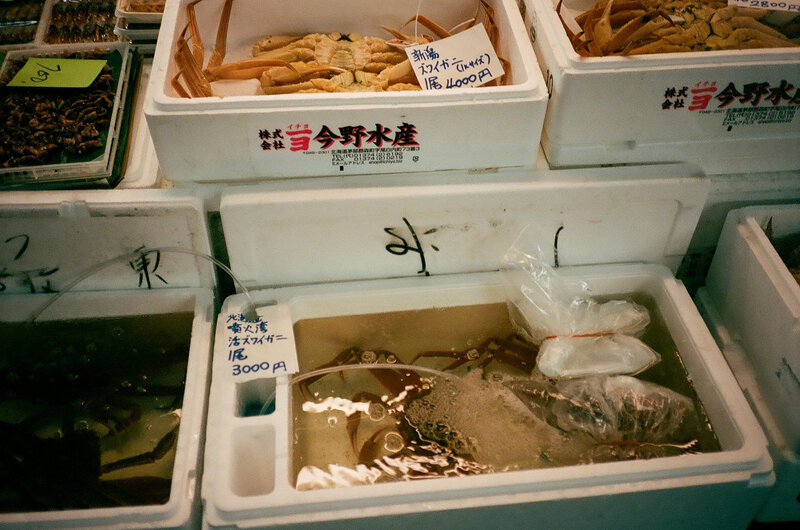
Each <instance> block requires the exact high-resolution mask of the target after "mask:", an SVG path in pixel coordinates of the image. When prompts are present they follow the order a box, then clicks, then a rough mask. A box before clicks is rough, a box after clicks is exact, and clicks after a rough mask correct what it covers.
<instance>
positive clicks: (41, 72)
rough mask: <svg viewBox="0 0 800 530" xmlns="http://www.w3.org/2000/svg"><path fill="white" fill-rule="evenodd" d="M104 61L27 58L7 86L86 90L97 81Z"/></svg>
mask: <svg viewBox="0 0 800 530" xmlns="http://www.w3.org/2000/svg"><path fill="white" fill-rule="evenodd" d="M105 64H106V61H105V60H104V59H66V58H63V57H29V58H28V61H27V62H26V63H25V64H24V65H23V67H22V68H20V70H19V72H17V75H15V76H14V78H13V79H12V80H11V81H9V83H8V86H18V87H47V88H86V87H88V86H89V85H91V84H92V82H94V80H95V79H97V76H98V74H100V71H101V70H102V69H103V65H105Z"/></svg>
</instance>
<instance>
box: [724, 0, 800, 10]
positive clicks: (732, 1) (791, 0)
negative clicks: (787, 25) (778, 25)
mask: <svg viewBox="0 0 800 530" xmlns="http://www.w3.org/2000/svg"><path fill="white" fill-rule="evenodd" d="M728 5H729V6H739V7H752V8H754V9H769V10H771V11H794V12H795V13H800V0H728Z"/></svg>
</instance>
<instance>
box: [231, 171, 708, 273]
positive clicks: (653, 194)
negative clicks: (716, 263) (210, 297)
mask: <svg viewBox="0 0 800 530" xmlns="http://www.w3.org/2000/svg"><path fill="white" fill-rule="evenodd" d="M492 177H494V175H488V176H487V175H467V174H464V175H461V176H460V175H454V176H453V177H452V179H451V182H448V183H440V184H437V185H426V184H424V183H423V182H421V181H419V180H408V181H402V180H400V179H395V180H392V181H391V182H386V183H384V184H383V185H382V186H380V187H374V186H373V187H369V185H368V184H364V183H363V182H361V183H360V186H359V187H347V186H344V185H343V183H342V182H332V183H326V182H320V181H321V180H322V179H319V180H320V181H317V182H315V183H313V184H310V183H307V179H302V180H300V181H298V182H299V185H295V186H292V185H291V182H287V181H283V182H277V181H276V182H272V183H264V184H261V185H258V186H244V187H238V188H231V189H229V190H228V191H226V192H224V193H223V196H222V200H221V203H220V214H221V217H222V224H223V228H224V231H225V240H226V245H227V247H228V255H229V257H230V263H231V267H232V269H233V271H234V273H235V274H236V275H237V276H238V277H239V278H240V280H241V281H242V283H244V284H245V285H246V286H248V287H250V288H253V287H265V286H276V285H286V284H294V283H315V282H329V281H341V280H358V279H370V278H387V277H395V276H413V275H419V274H431V275H436V274H449V273H456V272H479V271H487V270H497V268H498V266H499V264H500V260H501V258H502V256H503V254H504V253H505V252H506V250H507V249H508V248H509V247H510V246H511V244H512V243H513V242H514V240H515V239H516V238H517V236H518V235H519V233H520V232H521V231H522V230H523V229H524V228H525V227H526V226H528V225H530V226H531V227H532V228H535V230H536V232H537V233H539V234H541V236H542V238H544V239H545V241H542V242H541V245H542V248H543V249H549V248H552V247H553V239H554V236H555V234H556V231H557V230H558V229H559V227H563V229H562V230H561V232H560V234H559V236H558V257H559V262H560V264H562V265H578V264H587V263H617V262H636V261H646V262H652V263H661V264H665V265H667V266H669V267H671V268H672V269H673V270H675V269H676V268H677V266H678V264H679V263H680V260H681V258H682V257H683V254H684V253H685V252H686V246H687V245H688V242H689V239H690V238H691V234H692V232H693V231H694V229H695V226H696V223H697V218H698V216H699V215H700V212H701V210H702V208H703V204H704V202H705V199H706V197H707V195H708V189H709V181H708V179H707V178H705V177H704V176H703V174H702V172H700V171H699V170H698V169H697V168H696V167H694V166H691V165H686V164H670V165H649V166H641V167H627V168H591V169H581V170H563V171H544V172H535V171H519V172H515V173H512V174H504V175H503V176H502V179H501V180H498V181H493V180H492ZM382 182H383V181H382Z"/></svg>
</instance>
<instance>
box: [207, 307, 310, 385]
mask: <svg viewBox="0 0 800 530" xmlns="http://www.w3.org/2000/svg"><path fill="white" fill-rule="evenodd" d="M223 318H224V326H225V330H224V332H225V344H224V350H223V351H222V352H221V354H222V355H224V356H225V357H226V360H225V363H226V370H227V371H228V373H229V374H230V375H231V377H233V379H234V380H236V381H248V380H250V379H261V378H271V377H278V376H279V375H288V374H294V373H297V371H298V370H299V367H298V364H297V350H296V349H295V344H294V333H293V331H292V318H291V314H290V312H289V307H288V306H287V305H273V306H268V307H262V308H259V310H258V319H257V320H255V321H253V320H247V318H246V317H245V315H244V314H243V313H229V314H225V315H223Z"/></svg>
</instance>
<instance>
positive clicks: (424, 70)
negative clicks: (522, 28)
mask: <svg viewBox="0 0 800 530" xmlns="http://www.w3.org/2000/svg"><path fill="white" fill-rule="evenodd" d="M405 51H406V55H408V59H409V61H410V62H411V67H412V68H413V69H414V73H415V74H416V76H417V81H419V85H420V86H421V87H422V88H423V89H425V90H441V89H447V88H462V87H473V86H481V85H483V84H485V83H488V82H489V81H491V80H492V79H496V78H498V77H500V76H502V75H503V65H502V63H501V62H500V59H499V58H498V57H497V53H496V52H495V51H494V48H493V47H492V43H491V41H490V40H489V36H488V35H487V34H486V30H485V29H484V27H483V25H482V24H478V25H477V26H473V27H472V28H470V29H467V30H464V31H462V32H460V33H456V34H455V35H453V36H452V37H447V38H446V39H441V40H437V41H433V42H429V43H427V44H419V45H417V46H409V47H407V48H405Z"/></svg>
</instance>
